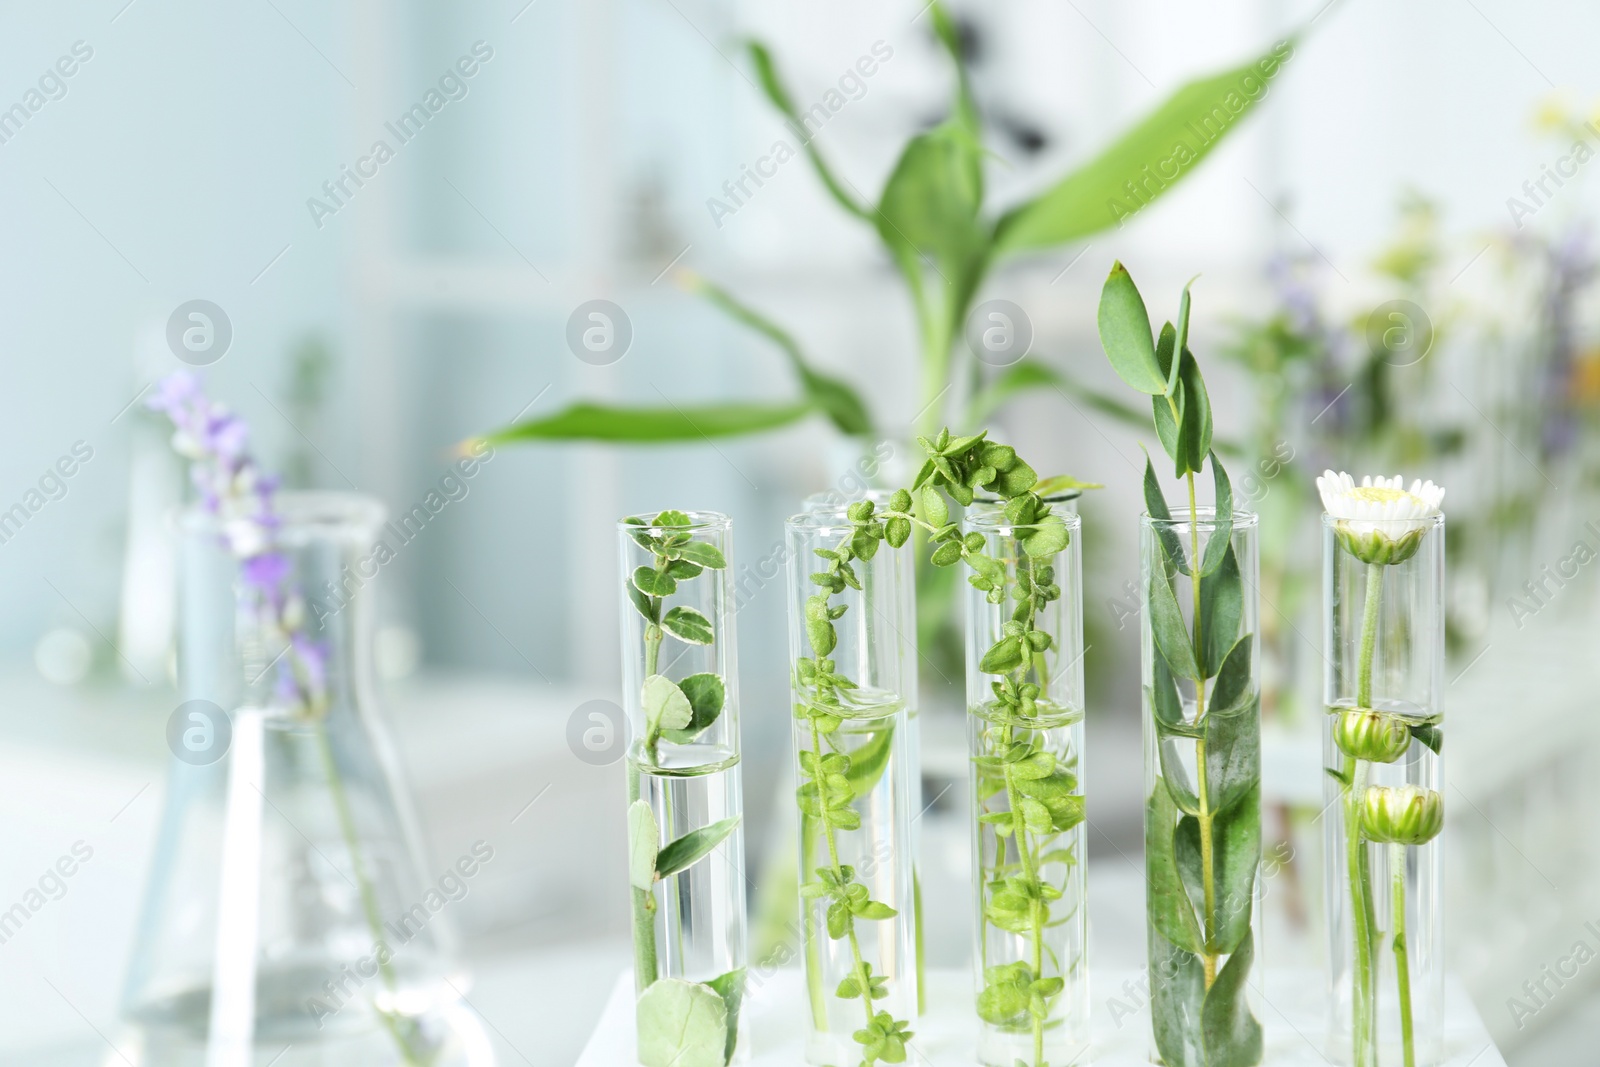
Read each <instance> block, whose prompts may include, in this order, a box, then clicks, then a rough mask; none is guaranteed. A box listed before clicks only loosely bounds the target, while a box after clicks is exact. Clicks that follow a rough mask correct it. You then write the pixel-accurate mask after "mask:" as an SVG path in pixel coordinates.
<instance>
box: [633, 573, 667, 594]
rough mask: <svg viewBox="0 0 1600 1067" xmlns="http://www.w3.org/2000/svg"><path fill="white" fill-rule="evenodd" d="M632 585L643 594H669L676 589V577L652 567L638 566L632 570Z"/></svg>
mask: <svg viewBox="0 0 1600 1067" xmlns="http://www.w3.org/2000/svg"><path fill="white" fill-rule="evenodd" d="M633 587H634V588H635V589H637V590H639V592H641V593H643V594H644V595H645V596H657V597H660V596H671V595H672V594H673V593H675V592H677V590H678V582H677V579H675V578H673V577H672V575H670V574H667V573H666V572H665V571H658V570H656V569H655V568H654V567H640V568H638V569H637V570H635V571H634V572H633Z"/></svg>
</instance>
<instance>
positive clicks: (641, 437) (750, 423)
mask: <svg viewBox="0 0 1600 1067" xmlns="http://www.w3.org/2000/svg"><path fill="white" fill-rule="evenodd" d="M813 410H814V406H813V405H812V404H810V403H791V404H757V403H740V402H737V401H734V402H729V403H721V404H716V403H712V404H690V403H683V404H672V405H670V406H668V407H664V408H626V407H614V406H608V405H604V404H591V403H589V402H587V401H580V402H578V403H576V404H573V405H571V406H570V407H567V408H565V409H563V410H561V411H558V412H556V413H555V414H554V415H550V416H547V417H545V418H542V419H528V420H526V421H524V422H518V423H513V424H512V425H510V426H506V427H502V428H501V429H498V430H495V431H494V432H493V433H490V434H487V435H485V436H484V437H482V438H480V439H479V440H482V441H486V442H488V443H489V444H491V445H501V444H510V443H513V442H517V441H619V442H632V443H635V444H657V443H661V442H666V441H704V440H709V439H711V438H714V437H742V436H744V435H745V434H752V433H762V432H764V431H766V430H776V429H778V428H779V427H783V426H788V425H790V424H791V423H796V422H799V421H800V420H801V419H803V418H805V417H806V416H807V415H809V414H811V412H812V411H813Z"/></svg>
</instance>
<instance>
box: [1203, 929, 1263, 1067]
mask: <svg viewBox="0 0 1600 1067" xmlns="http://www.w3.org/2000/svg"><path fill="white" fill-rule="evenodd" d="M1255 955H1256V953H1255V939H1254V938H1253V937H1252V935H1251V933H1250V929H1249V927H1248V926H1246V927H1245V931H1244V937H1243V939H1242V940H1241V941H1240V942H1239V947H1238V948H1237V949H1235V950H1234V953H1233V955H1232V956H1230V957H1229V959H1228V962H1227V963H1226V964H1224V965H1223V967H1222V970H1221V971H1220V972H1219V973H1218V974H1217V980H1216V981H1215V982H1213V983H1212V985H1211V988H1210V989H1209V990H1207V991H1206V999H1205V1005H1204V1006H1203V1007H1202V1008H1201V1011H1200V1023H1201V1029H1202V1031H1203V1033H1204V1035H1205V1049H1206V1060H1205V1062H1206V1067H1256V1064H1259V1063H1260V1062H1261V1058H1262V1053H1263V1044H1264V1042H1263V1039H1262V1033H1261V1024H1260V1023H1259V1022H1257V1021H1256V1017H1255V1016H1254V1015H1252V1014H1250V1005H1249V1002H1248V999H1247V998H1246V996H1245V983H1246V982H1247V980H1248V979H1249V977H1250V967H1251V965H1252V964H1253V963H1254V962H1255Z"/></svg>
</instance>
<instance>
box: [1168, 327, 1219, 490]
mask: <svg viewBox="0 0 1600 1067" xmlns="http://www.w3.org/2000/svg"><path fill="white" fill-rule="evenodd" d="M1178 382H1179V384H1180V385H1181V386H1182V389H1183V422H1182V424H1181V425H1180V426H1179V428H1178V455H1177V457H1176V459H1177V463H1178V474H1179V475H1180V476H1181V475H1184V474H1189V473H1196V474H1197V473H1199V471H1200V468H1201V466H1202V465H1203V464H1204V462H1205V457H1206V453H1208V452H1210V451H1211V398H1210V396H1209V395H1207V393H1206V383H1205V381H1204V380H1203V379H1202V378H1201V377H1200V365H1199V364H1198V363H1196V362H1195V358H1194V353H1193V352H1190V351H1189V350H1188V349H1187V348H1186V349H1184V350H1183V358H1182V359H1181V360H1180V361H1179V364H1178Z"/></svg>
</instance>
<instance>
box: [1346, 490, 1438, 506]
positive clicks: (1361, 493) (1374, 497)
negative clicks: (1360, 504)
mask: <svg viewBox="0 0 1600 1067" xmlns="http://www.w3.org/2000/svg"><path fill="white" fill-rule="evenodd" d="M1350 495H1351V496H1353V497H1355V498H1356V499H1357V500H1361V501H1364V502H1365V503H1368V504H1392V503H1394V502H1395V501H1396V500H1417V498H1416V497H1415V496H1413V495H1411V494H1410V493H1408V492H1406V491H1405V490H1404V489H1380V488H1378V487H1377V486H1375V485H1359V486H1357V487H1356V488H1354V489H1352V490H1350ZM1417 502H1418V503H1419V504H1420V503H1421V501H1420V500H1418V501H1417Z"/></svg>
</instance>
